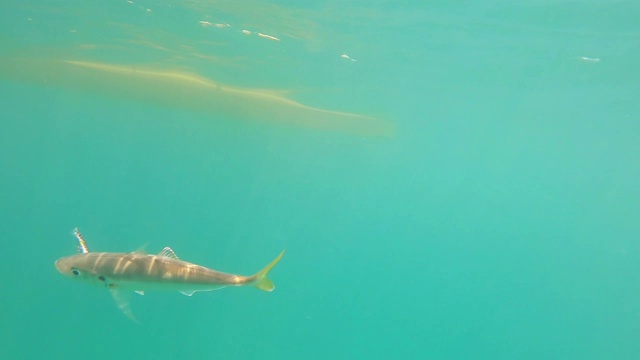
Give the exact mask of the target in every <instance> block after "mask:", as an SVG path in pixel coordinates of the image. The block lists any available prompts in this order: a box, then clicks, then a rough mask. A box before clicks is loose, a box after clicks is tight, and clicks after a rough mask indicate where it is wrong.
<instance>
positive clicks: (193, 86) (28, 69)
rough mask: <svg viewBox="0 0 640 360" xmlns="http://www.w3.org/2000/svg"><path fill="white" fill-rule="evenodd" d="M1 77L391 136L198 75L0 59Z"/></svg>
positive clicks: (353, 119) (373, 124)
mask: <svg viewBox="0 0 640 360" xmlns="http://www.w3.org/2000/svg"><path fill="white" fill-rule="evenodd" d="M0 78H5V79H12V80H15V81H25V82H29V83H35V84H40V85H44V86H58V87H66V88H70V89H76V90H81V91H87V92H93V93H100V94H105V95H108V96H116V97H120V98H126V99H130V100H132V101H142V102H148V103H153V104H161V105H163V106H171V107H175V108H183V109H187V110H194V111H199V112H202V113H205V114H209V115H223V116H227V117H232V118H239V119H248V120H254V121H265V122H270V123H283V124H290V125H299V126H304V127H309V128H315V129H322V130H329V131H338V132H344V133H351V134H356V135H363V136H382V137H389V136H393V135H394V134H395V128H394V126H393V124H392V123H390V122H388V121H386V120H383V119H379V118H376V117H371V116H366V115H359V114H353V113H347V112H340V111H332V110H325V109H320V108H315V107H311V106H307V105H304V104H302V103H299V102H296V101H294V100H291V99H289V98H287V97H284V96H283V95H282V94H280V93H278V92H276V91H269V90H262V89H250V88H240V87H234V86H229V85H224V84H220V83H217V82H215V81H213V80H211V79H208V78H205V77H201V76H199V75H197V74H193V73H188V72H180V71H168V70H161V69H151V68H144V67H138V66H125V65H117V64H108V63H100V62H89V61H76V60H51V59H42V58H6V57H5V58H1V59H0Z"/></svg>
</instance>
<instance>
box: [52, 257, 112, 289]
mask: <svg viewBox="0 0 640 360" xmlns="http://www.w3.org/2000/svg"><path fill="white" fill-rule="evenodd" d="M86 260H87V259H86V254H78V255H74V256H68V257H63V258H60V259H58V260H57V261H56V269H58V271H59V272H60V273H61V274H62V275H65V276H67V277H70V278H74V279H78V280H83V281H87V282H98V283H99V282H102V280H101V279H99V277H100V276H99V275H98V274H96V273H95V272H93V271H91V269H90V268H89V267H87V266H86V263H87V261H86Z"/></svg>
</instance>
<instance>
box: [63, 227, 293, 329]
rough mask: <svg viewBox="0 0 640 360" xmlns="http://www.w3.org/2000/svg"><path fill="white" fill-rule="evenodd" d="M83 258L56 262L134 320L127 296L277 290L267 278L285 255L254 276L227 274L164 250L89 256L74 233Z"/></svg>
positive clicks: (279, 256) (79, 237)
mask: <svg viewBox="0 0 640 360" xmlns="http://www.w3.org/2000/svg"><path fill="white" fill-rule="evenodd" d="M75 235H76V237H77V238H78V241H79V243H80V246H79V247H78V248H79V249H80V252H81V253H80V254H77V255H73V256H68V257H64V258H61V259H58V260H57V261H56V268H57V269H58V271H59V272H60V273H62V274H64V275H66V276H69V277H72V278H76V279H80V280H84V281H85V282H89V283H94V284H98V285H101V286H104V287H105V288H107V289H108V290H109V291H110V292H111V294H112V295H113V297H114V299H115V300H116V302H117V303H118V306H119V307H120V309H122V310H123V311H124V312H125V314H127V315H128V316H130V317H132V315H131V311H130V310H129V306H128V300H127V297H126V296H124V295H125V294H126V292H130V291H135V292H137V293H139V294H144V292H145V291H152V290H160V291H163V290H164V291H179V292H181V293H183V294H185V295H189V296H191V295H192V294H193V293H194V292H196V291H210V290H217V289H221V288H223V287H226V286H243V285H253V286H255V287H256V288H258V289H260V290H264V291H273V289H274V288H275V286H274V285H273V282H271V280H269V278H267V274H268V273H269V271H270V270H271V269H272V268H273V267H274V266H275V265H276V264H277V263H278V261H280V259H281V258H282V256H283V255H284V251H283V252H282V253H281V254H280V255H278V257H277V258H276V259H275V260H273V261H272V262H271V263H270V264H269V265H267V266H265V267H264V269H262V270H260V271H259V272H257V273H256V274H254V275H250V276H243V275H235V274H227V273H223V272H220V271H216V270H212V269H209V268H206V267H204V266H200V265H196V264H192V263H190V262H186V261H182V260H180V259H178V257H177V256H176V254H175V253H174V252H173V250H171V249H170V248H168V247H165V248H164V249H163V250H162V251H161V252H160V253H159V254H157V255H150V254H144V253H139V252H133V253H109V252H89V249H88V247H87V246H86V243H85V242H84V239H83V238H82V235H81V234H80V233H79V232H78V231H77V229H76V231H75Z"/></svg>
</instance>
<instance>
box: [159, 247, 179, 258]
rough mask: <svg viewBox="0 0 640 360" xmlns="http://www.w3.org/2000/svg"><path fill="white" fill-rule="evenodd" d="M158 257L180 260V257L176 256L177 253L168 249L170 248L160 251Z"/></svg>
mask: <svg viewBox="0 0 640 360" xmlns="http://www.w3.org/2000/svg"><path fill="white" fill-rule="evenodd" d="M158 256H164V257H168V258H171V259H176V260H179V259H178V255H176V253H175V252H173V250H171V248H170V247H168V246H167V247H165V248H164V249H162V251H160V252H159V253H158Z"/></svg>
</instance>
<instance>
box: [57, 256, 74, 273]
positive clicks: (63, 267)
mask: <svg viewBox="0 0 640 360" xmlns="http://www.w3.org/2000/svg"><path fill="white" fill-rule="evenodd" d="M56 269H58V271H59V272H60V273H61V274H68V273H69V272H71V265H69V262H68V261H66V258H61V259H58V260H56Z"/></svg>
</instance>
